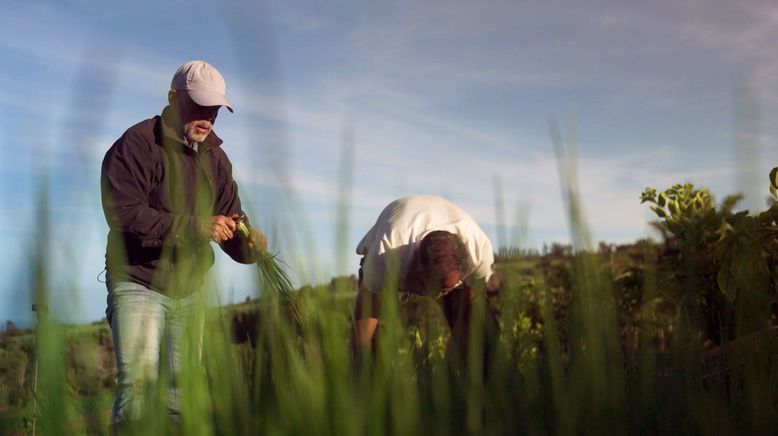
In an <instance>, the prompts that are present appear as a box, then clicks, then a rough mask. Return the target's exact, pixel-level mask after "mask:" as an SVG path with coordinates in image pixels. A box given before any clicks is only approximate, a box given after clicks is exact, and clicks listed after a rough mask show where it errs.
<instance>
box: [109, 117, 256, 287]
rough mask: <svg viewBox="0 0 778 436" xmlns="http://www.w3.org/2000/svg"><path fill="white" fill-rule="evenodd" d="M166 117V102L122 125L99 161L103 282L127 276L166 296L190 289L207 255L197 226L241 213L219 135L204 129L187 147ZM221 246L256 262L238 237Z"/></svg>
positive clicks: (201, 274)
mask: <svg viewBox="0 0 778 436" xmlns="http://www.w3.org/2000/svg"><path fill="white" fill-rule="evenodd" d="M173 119H174V117H173V113H172V109H171V108H170V107H169V106H168V107H166V108H165V109H164V110H163V111H162V115H161V116H156V117H154V118H151V119H148V120H145V121H141V122H140V123H138V124H136V125H134V126H132V127H130V128H129V129H127V131H126V132H124V135H122V137H121V138H119V139H118V140H117V141H116V142H115V143H114V144H113V145H112V146H111V148H110V149H109V150H108V152H107V153H106V154H105V158H104V159H103V166H102V173H101V193H102V201H103V212H104V213H105V218H106V220H107V222H108V227H109V228H110V230H109V232H108V246H107V249H106V268H107V270H108V280H109V283H108V286H109V287H110V286H111V282H115V281H124V280H128V281H132V282H136V283H140V284H142V285H145V286H148V287H149V288H151V289H154V290H156V291H158V292H160V293H163V294H166V295H169V296H182V295H188V294H190V293H192V292H194V291H196V290H197V289H199V288H200V287H201V286H202V283H203V278H204V276H205V274H206V272H207V271H208V269H209V268H210V267H211V265H212V264H213V261H214V254H213V250H212V249H211V246H210V243H209V242H210V238H209V234H208V233H207V232H204V231H203V230H201V229H202V227H203V224H204V223H208V222H209V221H210V218H211V217H212V216H214V215H226V216H231V215H233V214H235V213H242V212H243V211H242V209H241V204H240V198H239V197H238V186H237V184H236V183H235V180H234V179H233V178H232V164H231V163H230V160H229V159H228V158H227V155H226V154H225V153H224V151H223V150H222V148H221V147H220V145H221V143H222V141H221V139H219V137H218V136H216V134H215V133H213V132H211V134H210V135H208V137H207V138H206V140H205V141H204V142H203V143H200V144H199V147H198V151H195V150H193V149H192V148H190V147H188V146H187V145H186V143H185V142H184V139H183V138H182V136H181V135H180V133H178V132H177V131H176V130H174V129H173V128H172V127H171V126H172V125H173V121H172V120H173ZM205 228H206V229H207V228H208V226H207V225H206V227H205ZM221 247H222V249H223V250H224V251H225V252H226V253H227V254H229V256H230V257H231V258H233V259H234V260H236V261H238V262H241V263H252V262H255V261H256V259H255V257H254V256H253V255H251V253H250V251H249V249H248V245H247V243H246V241H245V240H242V239H239V238H238V237H235V238H233V239H232V240H230V241H226V242H224V243H222V244H221Z"/></svg>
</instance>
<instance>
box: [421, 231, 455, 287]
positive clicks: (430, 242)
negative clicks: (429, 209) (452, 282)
mask: <svg viewBox="0 0 778 436" xmlns="http://www.w3.org/2000/svg"><path fill="white" fill-rule="evenodd" d="M418 256H419V266H420V267H421V270H422V272H424V273H425V274H428V275H433V276H434V277H443V276H445V275H446V274H447V273H449V272H451V271H459V272H460V273H461V274H464V272H465V270H466V269H467V249H466V248H465V244H464V243H463V242H462V239H460V238H459V236H457V235H455V234H453V233H449V232H446V231H443V230H436V231H434V232H432V233H430V234H428V235H427V236H425V237H424V239H422V240H421V244H420V245H419V251H418Z"/></svg>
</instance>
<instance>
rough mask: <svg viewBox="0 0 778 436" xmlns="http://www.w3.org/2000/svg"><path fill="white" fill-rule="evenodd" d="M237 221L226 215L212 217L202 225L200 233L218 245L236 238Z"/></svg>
mask: <svg viewBox="0 0 778 436" xmlns="http://www.w3.org/2000/svg"><path fill="white" fill-rule="evenodd" d="M236 226H237V224H236V223H235V220H234V219H232V218H230V217H228V216H224V215H216V216H212V217H211V218H210V219H206V220H204V221H203V223H202V224H201V228H200V231H201V232H202V234H203V235H206V236H208V237H209V238H210V239H211V240H212V241H214V242H216V243H222V242H224V241H227V240H230V239H232V237H233V236H235V228H236Z"/></svg>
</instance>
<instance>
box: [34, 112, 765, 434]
mask: <svg viewBox="0 0 778 436" xmlns="http://www.w3.org/2000/svg"><path fill="white" fill-rule="evenodd" d="M571 125H572V124H571ZM570 132H572V130H570ZM551 133H552V138H553V140H554V143H555V146H556V149H557V151H558V158H559V160H560V167H559V168H560V179H561V182H562V186H563V196H564V198H565V200H566V202H567V204H568V214H569V218H570V226H571V233H572V239H573V240H574V241H576V247H577V248H578V249H580V250H579V252H578V253H577V254H576V255H575V260H574V272H575V274H574V277H575V281H576V289H577V294H576V295H574V299H573V304H572V313H571V317H570V319H569V320H558V319H556V318H555V316H554V314H553V309H554V308H553V307H552V298H551V294H550V288H549V286H548V285H545V286H541V289H542V291H541V295H539V298H540V300H541V301H542V304H541V313H542V318H543V320H544V329H543V332H542V336H541V337H540V338H539V341H540V342H541V344H542V347H541V349H539V350H535V351H534V352H528V349H530V348H531V347H533V346H534V345H533V341H532V340H528V339H527V337H528V336H527V335H528V331H529V327H528V326H526V325H523V324H521V323H520V322H519V321H520V316H521V313H522V310H523V306H522V305H523V304H524V303H523V302H522V301H520V300H519V299H517V298H514V297H515V296H516V295H519V293H520V292H519V291H520V287H521V286H522V285H521V283H522V277H521V272H520V271H521V270H520V269H515V270H511V269H510V268H506V269H505V271H507V273H506V276H505V277H504V286H503V289H502V294H503V298H502V302H503V307H502V312H503V315H504V316H503V319H502V320H501V321H502V325H503V329H502V332H501V338H500V341H498V342H490V341H486V340H484V334H483V329H484V320H483V319H481V318H478V317H476V319H474V320H473V323H472V331H471V332H470V335H471V347H470V349H469V355H468V356H467V357H466V358H465V359H464V361H462V360H460V359H459V358H458V357H457V356H456V353H448V354H446V355H443V354H442V353H439V352H436V351H435V350H436V346H437V345H436V344H438V343H440V342H439V341H440V340H441V338H440V337H439V336H438V334H437V332H439V331H444V330H441V329H440V328H439V327H440V326H427V327H425V328H420V329H409V328H407V325H406V322H405V320H404V317H403V312H402V309H403V308H402V307H401V305H400V303H399V301H398V299H397V296H396V294H395V293H394V292H393V289H395V288H396V283H394V284H393V283H389V284H387V289H386V290H385V292H383V293H382V314H383V319H382V323H381V326H380V328H379V333H378V337H377V341H376V349H375V353H374V355H372V356H370V355H362V356H360V357H359V358H358V359H356V360H355V359H353V358H352V356H351V353H350V348H349V341H348V338H349V329H350V323H351V315H350V313H351V306H352V303H353V300H352V298H351V296H353V294H349V295H350V296H349V297H347V298H340V297H339V296H342V295H343V293H344V292H345V291H341V292H340V293H334V294H333V293H331V292H324V291H321V292H305V293H301V294H300V295H297V296H296V298H295V300H294V301H292V300H290V299H288V298H283V294H279V293H277V292H265V291H267V289H261V288H262V286H264V285H263V284H262V283H261V282H260V281H257V283H256V284H255V286H256V287H257V288H258V292H257V295H262V296H263V298H262V299H261V300H260V301H259V302H257V303H256V304H255V310H256V311H257V313H258V319H259V323H258V335H257V340H256V343H255V344H254V346H251V345H250V344H248V343H240V344H234V343H233V333H232V327H231V325H230V320H229V314H230V313H229V311H227V310H218V309H217V310H214V309H208V308H206V307H200V308H199V309H198V311H197V314H196V318H197V319H198V320H200V321H201V322H202V324H203V325H204V329H203V331H204V334H203V340H202V358H201V359H198V358H197V354H198V350H199V349H200V344H199V343H198V338H199V335H198V333H197V331H196V329H191V330H190V331H189V334H188V335H187V338H186V347H185V348H186V355H187V356H188V357H187V358H185V359H183V364H184V365H183V368H182V369H181V373H180V374H179V377H178V378H177V380H176V382H177V385H178V387H179V390H180V396H181V399H182V419H181V423H180V425H179V426H173V425H171V424H170V421H169V419H168V416H167V412H166V408H165V404H166V401H167V397H166V395H167V385H168V383H169V382H170V381H171V380H170V377H169V376H168V375H163V376H162V378H161V379H160V380H159V382H158V383H157V384H156V385H155V386H148V387H147V388H148V389H147V392H146V393H147V397H148V398H147V404H148V406H147V407H146V408H145V409H144V413H143V415H142V416H141V420H140V421H139V422H138V423H137V425H136V426H135V429H134V430H135V431H136V433H137V434H168V433H171V432H174V431H180V432H181V433H182V434H187V435H210V434H225V435H227V434H229V435H232V434H284V435H287V434H320V435H327V434H332V435H339V436H342V435H363V434H370V435H410V434H424V435H428V434H431V435H450V434H478V435H481V434H501V435H502V434H722V433H725V434H726V433H729V434H769V433H772V432H774V429H775V424H776V423H777V422H778V414H777V413H776V397H778V395H776V389H777V388H776V386H777V384H778V370H776V365H775V357H776V351H777V350H776V349H775V342H772V346H771V348H769V347H768V348H765V347H763V348H760V349H756V350H749V351H746V352H744V353H743V354H742V355H738V359H737V360H732V361H728V362H724V363H723V364H722V365H721V366H719V367H717V368H719V369H720V371H718V372H710V368H707V369H706V368H705V367H703V365H702V362H703V360H702V357H701V349H700V347H699V346H698V345H699V344H698V343H697V342H695V340H694V338H693V337H691V335H688V337H685V336H684V326H683V324H681V325H680V326H679V331H678V332H677V338H678V340H677V341H676V342H675V349H673V350H672V351H671V352H669V353H668V352H663V351H659V350H657V349H656V348H654V347H653V346H652V345H651V344H650V341H649V340H648V338H642V340H641V341H640V342H639V346H638V349H637V352H636V353H633V354H630V355H626V354H625V353H624V352H623V351H622V350H621V349H620V338H619V328H618V322H617V319H616V317H617V315H618V310H617V308H616V306H615V303H614V300H613V293H612V288H611V283H612V281H611V280H610V278H609V277H608V276H607V274H606V273H605V272H604V271H605V269H604V268H603V265H602V264H601V262H599V261H598V259H597V258H596V257H595V256H593V255H591V254H590V253H588V252H587V251H585V250H583V248H586V247H588V245H587V244H589V242H590V241H589V238H590V234H589V231H588V228H587V226H586V223H585V220H584V218H583V214H582V205H581V202H580V196H579V195H578V191H577V189H576V185H577V182H576V177H575V174H576V172H575V159H574V156H575V154H574V152H572V150H573V149H570V148H569V147H570V146H571V145H570V144H569V143H565V141H564V139H563V138H562V134H561V132H560V131H559V129H558V128H557V127H555V126H554V125H553V124H552V126H551ZM571 136H573V137H574V135H571V134H568V138H570V137H571ZM351 150H352V149H351V148H347V151H346V153H352V152H353V151H351ZM344 161H345V162H349V160H348V159H346V160H344ZM496 191H497V190H496ZM348 192H350V191H349V190H348V189H346V188H344V187H341V196H342V197H341V200H342V203H341V206H340V207H341V209H340V210H341V211H345V210H347V207H346V206H345V204H346V198H347V197H348ZM501 201H502V200H501V199H498V200H497V204H502V203H501ZM40 212H41V213H40V214H39V216H40V217H42V218H41V219H42V220H45V219H46V217H47V216H48V213H47V209H46V204H45V202H42V204H41V206H40ZM339 216H340V220H347V214H346V213H345V212H344V213H341V214H340V215H339ZM39 227H40V228H44V229H45V228H47V226H46V224H45V222H42V223H41V225H40V226H39ZM339 228H340V229H341V230H339V232H338V234H339V235H340V237H345V235H346V234H347V232H345V231H344V230H343V226H341V227H339ZM43 236H44V237H43V238H42V239H41V242H40V243H41V245H39V246H38V247H37V248H36V250H37V251H36V254H37V255H36V256H33V260H32V262H33V265H34V268H33V271H34V275H35V277H34V279H35V283H37V284H36V286H35V287H34V289H33V292H35V293H36V301H38V302H45V301H46V298H47V296H46V293H45V290H46V289H48V286H46V284H45V283H46V281H47V280H49V277H48V275H47V274H48V273H47V271H46V269H45V268H44V267H43V265H44V261H43V258H42V255H43V253H46V252H47V251H48V248H47V247H46V246H45V243H46V240H47V238H45V234H44V235H43ZM355 269H356V266H355ZM511 271H513V272H511ZM517 271H518V272H517ZM646 283H647V285H646V288H645V290H644V292H645V293H646V295H647V296H650V295H651V293H652V292H655V289H654V288H653V287H655V286H656V283H655V282H652V280H651V274H650V273H649V274H648V279H647V282H646ZM482 304H486V302H485V301H484V300H483V299H481V298H479V299H477V300H476V305H482ZM292 306H293V307H292ZM474 313H476V314H478V313H483V312H482V311H479V310H475V311H474ZM296 318H297V319H296ZM563 322H569V325H561V324H560V323H563ZM514 326H518V327H516V328H515V329H514V328H513V327H514ZM562 330H566V331H567V332H568V337H567V339H566V340H563V339H562V337H561V332H562ZM66 331H67V330H66V328H65V327H64V326H61V325H57V324H56V323H54V322H52V320H50V319H48V318H47V319H44V320H43V321H42V322H41V324H40V326H39V330H38V341H37V353H36V359H37V361H38V364H39V374H40V376H39V383H38V389H37V398H38V400H37V403H36V405H37V407H38V409H37V413H38V415H39V422H38V427H37V432H38V433H40V434H79V433H103V434H104V433H106V431H107V425H108V410H107V408H106V404H105V401H104V400H100V398H99V397H95V396H90V395H83V394H80V393H78V392H70V391H69V389H68V388H67V386H68V382H67V374H66V373H67V371H66V364H65V353H64V347H65V344H66V343H67V342H66ZM487 349H488V351H490V352H491V353H492V354H491V355H492V356H493V358H492V359H490V360H489V361H488V362H487V363H484V361H483V359H482V354H483V352H484V351H486V350H487ZM484 365H485V366H484ZM705 371H708V372H705Z"/></svg>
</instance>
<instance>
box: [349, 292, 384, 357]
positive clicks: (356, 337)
mask: <svg viewBox="0 0 778 436" xmlns="http://www.w3.org/2000/svg"><path fill="white" fill-rule="evenodd" d="M380 298H381V296H380V295H379V294H375V293H373V292H371V291H369V290H368V289H366V288H365V287H364V286H363V285H362V284H361V283H360V285H359V290H358V291H357V298H356V303H355V304H354V331H353V337H352V344H351V346H352V352H354V354H355V355H356V353H357V352H360V351H370V350H371V349H372V342H373V336H375V331H376V328H377V327H378V320H379V318H380V312H381V306H380Z"/></svg>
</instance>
